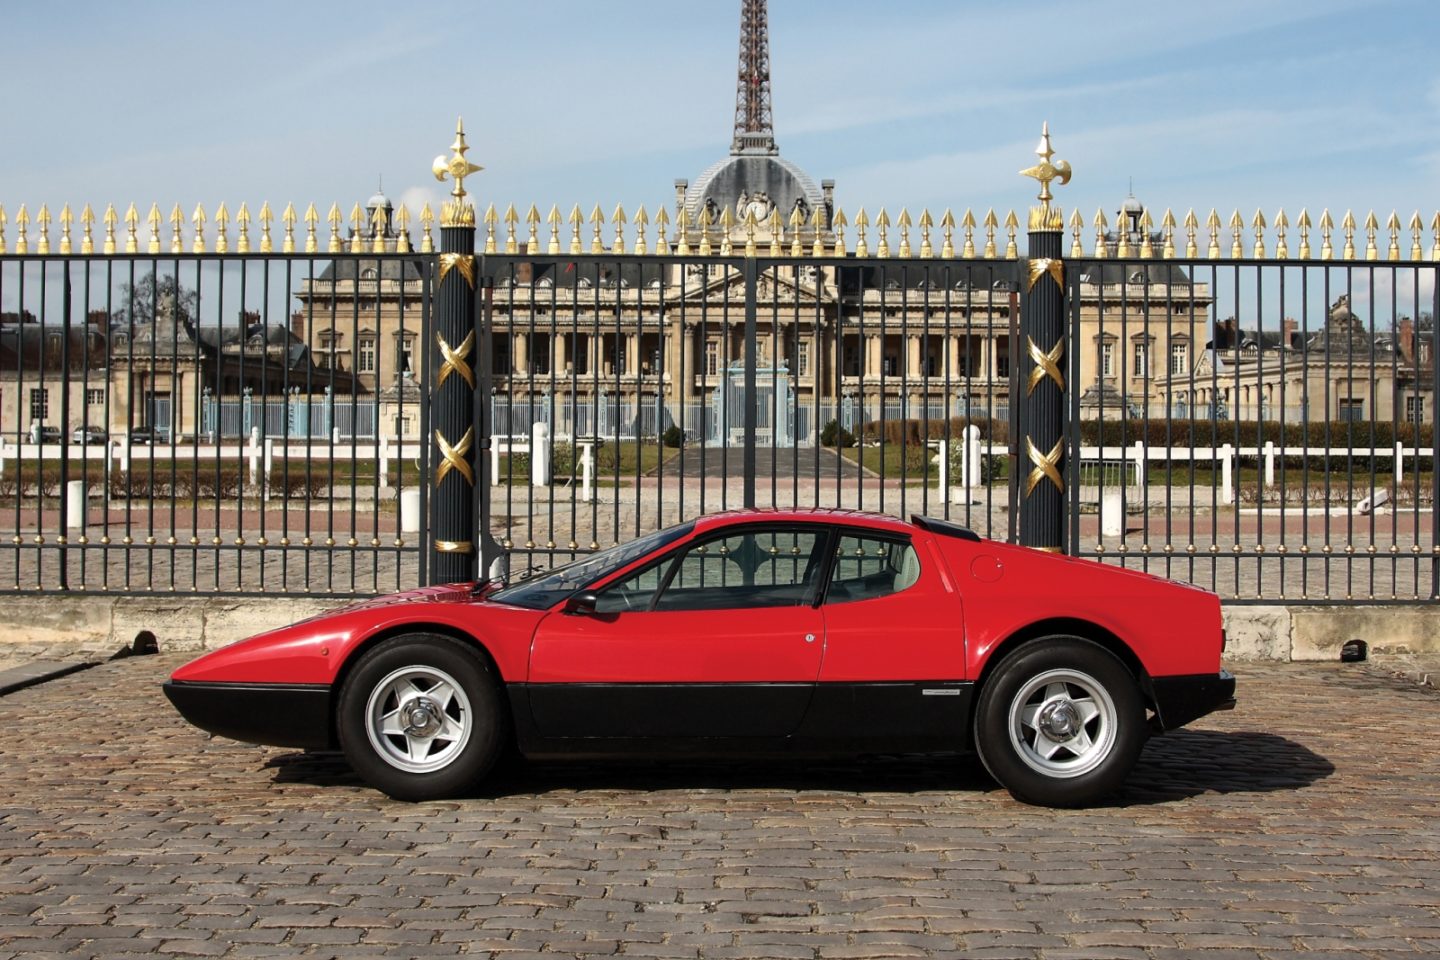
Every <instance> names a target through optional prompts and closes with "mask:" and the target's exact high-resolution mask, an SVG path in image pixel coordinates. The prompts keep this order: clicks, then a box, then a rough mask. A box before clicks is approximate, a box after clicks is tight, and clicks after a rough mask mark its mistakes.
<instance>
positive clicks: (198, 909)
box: [0, 655, 1440, 960]
mask: <svg viewBox="0 0 1440 960" xmlns="http://www.w3.org/2000/svg"><path fill="white" fill-rule="evenodd" d="M179 660H180V658H177V657H175V656H170V655H167V656H162V657H140V658H132V659H127V660H121V661H116V662H113V663H105V664H101V665H99V666H97V667H95V668H93V669H90V670H87V671H84V672H82V673H78V674H75V675H72V676H69V677H65V678H62V679H59V680H55V681H52V682H50V683H47V684H44V685H42V686H39V687H33V688H30V689H27V690H23V691H20V692H17V693H14V694H12V695H10V696H7V697H4V698H0V770H3V771H4V776H3V778H0V960H10V958H19V957H25V958H38V957H49V956H65V957H121V956H129V955H140V954H154V953H159V954H172V955H173V954H178V955H200V956H227V957H267V956H297V955H306V956H334V957H342V956H343V957H346V958H359V957H371V956H402V957H420V956H432V955H442V956H451V955H459V954H468V955H480V956H486V955H493V956H500V957H505V958H513V957H523V956H527V955H532V954H534V955H547V956H554V955H566V956H610V955H614V956H633V957H681V958H698V957H705V958H720V957H726V958H728V957H736V958H741V957H743V958H751V957H806V958H846V957H881V956H900V957H930V956H963V957H1044V958H1105V957H1114V958H1129V957H1157V958H1172V957H1173V958H1181V957H1194V956H1198V955H1206V956H1212V955H1213V956H1222V957H1236V958H1241V957H1244V958H1253V957H1263V958H1282V957H1292V956H1301V955H1304V956H1306V957H1325V956H1331V957H1342V956H1343V957H1392V956H1396V955H1400V954H1420V955H1431V956H1434V955H1436V954H1437V953H1440V821H1437V817H1436V809H1437V807H1436V800H1435V798H1436V796H1437V795H1440V767H1437V765H1436V763H1435V758H1434V754H1433V751H1431V750H1429V749H1428V746H1427V744H1428V743H1429V732H1430V731H1431V730H1432V729H1433V727H1434V726H1435V721H1436V719H1437V718H1440V697H1437V695H1436V694H1435V692H1434V691H1433V690H1428V689H1425V688H1422V687H1420V686H1418V685H1416V684H1414V683H1408V682H1405V681H1402V680H1399V679H1394V678H1391V677H1387V676H1383V675H1381V674H1380V673H1378V672H1376V671H1370V670H1366V669H1363V668H1360V667H1356V666H1342V665H1339V664H1325V665H1298V666H1296V665H1287V666H1273V665H1265V666H1262V665H1256V664H1242V665H1239V667H1238V670H1237V672H1239V673H1240V690H1239V696H1240V698H1241V699H1240V708H1239V709H1238V710H1236V711H1235V712H1233V713H1228V714H1221V715H1217V716H1214V717H1210V718H1207V719H1205V720H1202V721H1200V722H1199V723H1197V724H1196V725H1195V726H1194V727H1193V728H1192V729H1188V730H1184V731H1179V732H1177V733H1174V734H1171V735H1167V736H1165V737H1163V738H1160V739H1157V740H1155V741H1153V742H1152V743H1151V744H1150V745H1149V746H1147V748H1146V751H1145V754H1144V757H1143V760H1142V761H1141V765H1140V768H1139V769H1138V770H1137V772H1136V774H1135V775H1134V777H1133V779H1132V781H1131V785H1130V786H1129V788H1128V789H1127V790H1126V792H1125V793H1124V794H1123V795H1122V796H1120V797H1119V798H1117V800H1116V802H1115V803H1114V804H1113V805H1110V806H1106V807H1103V808H1099V809H1091V810H1083V811H1060V812H1057V811H1050V810H1042V809H1037V808H1033V807H1026V806H1023V805H1020V804H1018V803H1016V802H1014V801H1013V800H1011V799H1010V798H1009V796H1008V795H1006V794H1005V793H1003V792H1001V791H999V790H998V789H997V788H996V787H995V786H994V785H993V783H992V782H991V781H990V780H989V779H988V778H987V777H986V776H985V774H984V773H983V771H982V770H981V769H980V767H979V766H978V765H977V764H976V763H974V762H972V761H968V760H954V759H951V760H946V759H940V760H927V761H923V762H921V761H917V760H911V759H889V760H876V761H871V762H867V763H854V764H832V765H809V764H807V765H799V764H795V763H786V764H775V765H741V764H733V763H731V764H715V765H701V764H684V765H675V764H669V765H648V764H645V765H642V764H626V765H600V764H585V765H570V766H562V765H558V764H557V765H548V764H547V765H531V766H525V767H520V768H518V769H517V770H516V771H515V772H512V773H509V774H507V775H505V776H504V777H502V778H500V779H498V780H497V781H496V782H494V783H492V784H490V785H489V786H488V788H487V789H486V791H485V792H484V794H483V795H481V796H477V797H475V798H473V799H467V800H464V801H462V802H451V803H428V804H418V805H407V804H401V803H395V802H392V801H389V800H386V799H384V798H383V797H381V796H380V795H378V794H376V793H374V792H373V791H371V790H369V789H367V788H365V787H362V786H360V785H359V784H358V783H357V782H356V781H355V779H354V778H353V777H352V776H351V775H350V774H349V772H348V770H347V769H346V767H345V766H344V764H343V763H342V762H340V760H339V759H338V758H336V757H333V756H327V755H301V754H297V753H294V752H292V751H286V750H280V749H266V748H259V747H250V746H244V745H240V744H236V743H232V742H229V741H225V740H211V739H207V738H206V737H205V736H204V735H202V734H201V733H199V732H198V731H196V730H194V729H192V728H190V727H188V726H186V725H185V724H184V723H183V722H182V721H181V720H180V719H179V718H178V717H177V716H176V715H175V714H174V712H173V711H172V710H171V709H170V708H169V706H168V705H167V704H166V703H165V701H164V700H163V697H162V695H161V693H160V690H159V687H158V681H159V680H160V679H162V677H163V676H164V674H165V673H166V671H167V670H168V669H170V668H172V667H173V666H174V665H176V664H177V663H178V662H179Z"/></svg>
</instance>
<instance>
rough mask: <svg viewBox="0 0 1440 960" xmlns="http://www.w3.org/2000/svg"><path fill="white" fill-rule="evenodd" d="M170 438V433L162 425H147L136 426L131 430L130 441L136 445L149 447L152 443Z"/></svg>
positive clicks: (162, 441)
mask: <svg viewBox="0 0 1440 960" xmlns="http://www.w3.org/2000/svg"><path fill="white" fill-rule="evenodd" d="M168 439H170V435H169V434H168V433H167V432H166V431H165V430H163V429H161V428H160V427H156V426H153V425H147V426H143V427H136V428H135V429H133V430H131V431H130V442H131V443H132V444H134V445H136V446H142V447H148V446H150V445H151V444H156V443H164V442H165V441H167V440H168Z"/></svg>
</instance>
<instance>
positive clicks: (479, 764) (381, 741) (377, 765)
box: [336, 633, 509, 800]
mask: <svg viewBox="0 0 1440 960" xmlns="http://www.w3.org/2000/svg"><path fill="white" fill-rule="evenodd" d="M336 709H337V711H338V713H337V716H336V729H337V731H338V733H339V735H340V748H341V749H342V750H344V751H345V759H346V760H348V761H349V762H350V766H351V767H353V768H354V770H355V772H356V773H358V774H359V775H360V776H361V777H362V778H363V779H364V780H365V781H366V782H367V783H369V784H370V785H371V786H373V787H375V788H376V789H378V790H380V791H382V792H384V793H386V794H388V795H389V796H391V797H393V798H395V799H396V800H442V799H446V798H449V797H456V796H463V795H465V794H467V793H469V792H470V791H473V790H474V789H475V787H476V785H477V784H479V783H480V781H481V780H482V779H483V778H484V777H485V775H486V774H487V773H489V772H490V768H491V767H492V766H493V765H494V763H495V760H496V758H497V757H498V756H499V755H500V753H501V752H502V749H503V747H504V744H505V742H506V739H507V738H508V735H509V724H508V723H507V718H506V715H505V713H504V709H503V707H502V702H501V695H500V687H499V683H498V682H497V680H496V678H495V676H494V674H493V672H492V671H491V669H490V667H489V666H488V664H486V662H485V660H484V659H483V658H482V657H481V656H479V655H478V653H477V652H476V651H475V650H474V649H472V648H471V647H470V646H469V645H468V644H465V643H462V642H460V641H459V640H455V639H454V638H452V637H445V636H439V635H436V634H422V633H415V634H407V635H405V636H400V637H394V638H392V639H390V640H386V641H385V642H383V643H381V644H379V645H378V646H376V647H374V648H373V649H371V650H368V651H366V652H365V654H364V655H363V656H362V657H361V658H360V660H359V662H358V663H356V664H355V669H354V670H353V671H351V673H350V675H349V677H348V678H346V680H345V685H344V687H343V688H342V689H341V691H340V700H339V704H338V705H337V708H336Z"/></svg>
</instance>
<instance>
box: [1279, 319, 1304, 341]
mask: <svg viewBox="0 0 1440 960" xmlns="http://www.w3.org/2000/svg"><path fill="white" fill-rule="evenodd" d="M1299 326H1300V324H1299V322H1298V321H1296V319H1295V318H1294V317H1286V318H1285V320H1284V322H1283V323H1282V324H1281V328H1282V329H1283V330H1284V331H1285V340H1284V345H1285V346H1287V347H1296V346H1299V344H1297V343H1296V342H1295V331H1296V330H1297V329H1298V328H1299Z"/></svg>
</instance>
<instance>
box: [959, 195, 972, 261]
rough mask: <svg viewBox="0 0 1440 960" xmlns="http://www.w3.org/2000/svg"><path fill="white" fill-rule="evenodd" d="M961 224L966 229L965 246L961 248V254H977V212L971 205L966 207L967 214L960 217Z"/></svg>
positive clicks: (970, 255) (969, 255) (963, 255)
mask: <svg viewBox="0 0 1440 960" xmlns="http://www.w3.org/2000/svg"><path fill="white" fill-rule="evenodd" d="M960 226H961V228H962V229H964V231H965V246H964V247H962V248H961V249H960V256H962V257H973V256H975V213H974V211H972V210H971V209H970V208H969V207H966V208H965V216H964V217H962V218H961V219H960Z"/></svg>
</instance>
